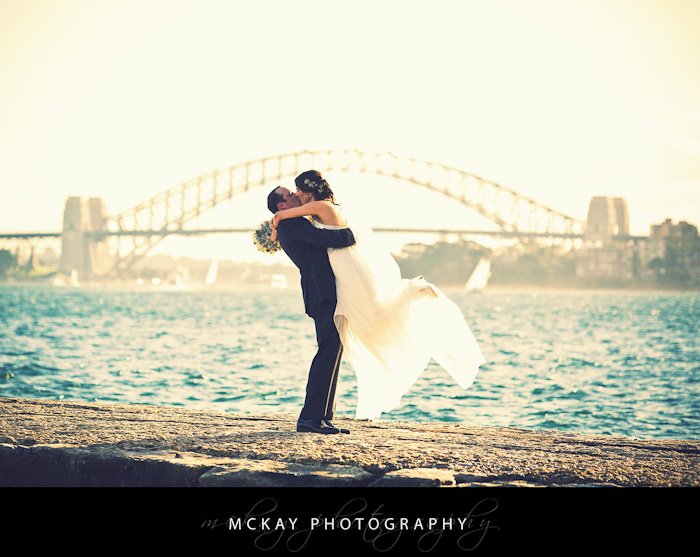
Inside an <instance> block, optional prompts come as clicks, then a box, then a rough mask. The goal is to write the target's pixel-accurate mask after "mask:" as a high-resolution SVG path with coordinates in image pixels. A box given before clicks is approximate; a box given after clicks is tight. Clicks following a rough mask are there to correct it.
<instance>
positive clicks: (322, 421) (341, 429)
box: [321, 419, 350, 433]
mask: <svg viewBox="0 0 700 557" xmlns="http://www.w3.org/2000/svg"><path fill="white" fill-rule="evenodd" d="M321 423H322V424H326V425H327V426H328V427H334V428H335V429H337V430H338V431H340V433H350V430H349V429H346V428H344V427H338V426H335V425H333V422H331V421H330V420H325V419H324V420H321Z"/></svg>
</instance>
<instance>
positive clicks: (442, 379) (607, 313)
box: [0, 285, 700, 439]
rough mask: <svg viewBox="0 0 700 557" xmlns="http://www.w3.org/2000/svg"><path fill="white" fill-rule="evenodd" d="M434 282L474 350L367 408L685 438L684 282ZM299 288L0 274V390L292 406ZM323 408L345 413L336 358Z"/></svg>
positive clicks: (690, 368) (691, 309) (348, 392)
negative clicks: (466, 286) (465, 373)
mask: <svg viewBox="0 0 700 557" xmlns="http://www.w3.org/2000/svg"><path fill="white" fill-rule="evenodd" d="M446 293H447V294H448V295H449V296H450V297H451V298H452V299H453V300H454V301H455V302H457V303H458V304H459V305H460V307H461V308H462V310H463V312H464V314H465V316H466V317H467V320H468V322H469V324H470V326H471V327H472V330H473V331H474V334H475V335H476V337H477V339H478V340H479V343H480V345H481V347H482V350H483V352H484V354H485V355H486V358H487V360H488V363H487V364H486V365H484V366H482V367H481V370H480V373H479V375H478V376H477V379H476V381H475V383H474V384H473V385H472V387H470V388H469V389H468V390H463V389H461V388H460V387H459V386H457V385H456V384H455V383H454V382H453V381H452V379H451V378H450V376H449V375H448V374H447V373H446V372H445V371H444V370H443V369H442V368H440V367H439V366H438V365H437V364H435V363H431V365H430V366H429V367H428V368H427V369H426V371H425V372H424V373H423V375H422V376H421V378H420V379H419V380H418V381H417V382H416V384H415V385H414V386H413V388H412V389H411V390H410V391H409V393H408V394H407V395H406V396H405V397H404V398H403V401H402V405H401V406H400V407H399V408H397V409H396V410H394V411H392V412H391V413H389V414H384V415H383V416H382V418H381V420H415V421H419V422H427V421H437V422H462V423H466V424H472V425H481V426H513V427H524V428H531V429H554V430H560V431H573V432H581V433H596V434H614V435H626V436H630V437H637V438H641V439H654V438H658V439H664V438H675V439H698V438H700V420H699V414H700V412H699V410H700V402H699V398H698V394H700V392H699V389H700V388H699V385H698V377H699V373H698V372H700V354H699V351H698V343H697V334H698V322H699V321H700V303H699V302H700V295H698V294H697V293H671V294H669V293H648V292H647V293H632V292H600V291H595V292H594V291H539V292H530V291H492V292H488V291H487V292H484V293H483V294H476V295H474V294H464V293H462V292H458V291H449V290H447V291H446ZM315 348H316V347H315V337H314V328H313V322H312V321H311V319H309V318H308V317H306V316H305V315H304V313H303V306H302V301H301V292H300V291H298V290H297V289H295V288H293V289H290V290H286V291H278V290H274V291H272V290H271V291H245V292H240V291H238V292H236V291H155V292H154V291H127V290H124V291H117V290H105V289H57V288H51V287H48V286H46V287H44V286H10V285H3V286H0V396H4V397H28V398H46V399H65V400H86V401H104V402H119V403H144V404H156V405H172V406H183V407H187V408H198V409H211V410H218V411H225V412H239V413H246V414H264V413H270V412H291V413H293V414H295V415H296V414H298V412H299V410H300V409H301V406H302V404H303V400H304V394H305V386H306V378H307V373H308V367H309V363H310V361H311V359H312V357H313V355H314V353H315ZM336 396H337V399H336V400H337V403H336V415H337V417H339V418H341V417H343V416H346V417H353V416H354V411H355V406H356V400H357V399H356V383H355V378H354V372H353V370H352V368H351V367H350V365H349V364H348V363H347V362H343V365H342V367H341V373H340V378H339V381H338V387H337V395H336Z"/></svg>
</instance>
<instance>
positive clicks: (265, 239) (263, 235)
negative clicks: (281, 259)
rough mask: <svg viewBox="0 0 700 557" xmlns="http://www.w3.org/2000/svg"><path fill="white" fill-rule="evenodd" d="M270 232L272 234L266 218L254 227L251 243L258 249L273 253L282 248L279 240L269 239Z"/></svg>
mask: <svg viewBox="0 0 700 557" xmlns="http://www.w3.org/2000/svg"><path fill="white" fill-rule="evenodd" d="M270 234H272V226H270V221H268V220H266V221H265V222H263V223H262V224H261V225H260V226H258V227H257V228H256V229H255V231H254V232H253V243H254V244H255V246H256V247H257V248H258V251H262V252H263V253H275V252H277V251H279V250H280V249H282V246H280V243H279V242H273V241H272V240H271V239H270Z"/></svg>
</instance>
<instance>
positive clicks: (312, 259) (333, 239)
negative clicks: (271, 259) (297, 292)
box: [277, 217, 355, 317]
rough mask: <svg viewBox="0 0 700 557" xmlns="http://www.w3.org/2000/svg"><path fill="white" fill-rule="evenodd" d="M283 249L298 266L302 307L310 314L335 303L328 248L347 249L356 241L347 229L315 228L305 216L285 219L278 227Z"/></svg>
mask: <svg viewBox="0 0 700 557" xmlns="http://www.w3.org/2000/svg"><path fill="white" fill-rule="evenodd" d="M277 239H278V240H279V243H280V245H281V246H282V249H283V250H284V251H285V253H286V254H287V255H288V256H289V258H290V259H291V260H292V261H293V262H294V264H295V265H296V266H297V267H298V268H299V273H300V274H301V291H302V294H303V297H304V310H305V311H306V314H307V315H309V316H310V317H313V316H314V314H315V313H316V312H317V311H318V309H319V307H320V306H321V304H323V303H324V302H336V301H337V298H336V289H335V275H334V274H333V270H332V269H331V264H330V262H329V261H328V251H327V248H346V247H348V246H351V245H353V244H354V243H355V237H354V236H353V234H352V231H351V230H350V229H349V228H342V229H340V230H330V229H323V228H316V227H315V226H314V225H313V224H311V223H310V222H309V221H308V220H307V219H305V218H304V217H298V218H293V219H286V220H283V221H281V222H280V223H279V225H278V226H277Z"/></svg>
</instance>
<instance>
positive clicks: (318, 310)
mask: <svg viewBox="0 0 700 557" xmlns="http://www.w3.org/2000/svg"><path fill="white" fill-rule="evenodd" d="M299 205H301V202H300V201H299V199H297V197H296V195H294V194H293V193H292V192H290V191H289V190H288V189H287V188H284V187H281V186H280V187H278V188H275V189H274V190H272V191H271V192H270V194H269V195H268V196H267V208H268V209H270V211H271V212H272V213H276V212H277V211H281V210H283V209H291V208H292V207H298V206H299ZM277 239H278V240H279V243H280V244H281V245H282V249H283V250H284V251H285V253H286V254H287V255H288V256H289V258H290V259H291V260H292V261H293V262H294V264H295V265H296V266H297V267H298V268H299V273H300V274H301V290H302V294H303V297H304V309H305V311H306V314H307V315H308V316H309V317H311V318H312V319H313V320H314V324H315V325H316V341H317V342H318V352H316V356H315V357H314V359H313V361H312V362H311V369H310V370H309V379H308V382H307V385H306V400H305V401H304V407H303V408H302V410H301V414H300V415H299V419H298V420H297V431H306V432H313V433H341V432H342V433H350V430H348V429H344V428H337V427H335V426H334V425H333V423H332V422H331V420H332V419H333V412H334V410H335V386H336V384H337V382H338V368H339V367H340V358H341V356H342V353H343V346H342V344H341V343H340V337H339V336H338V330H337V329H336V327H335V323H334V321H333V314H334V313H335V306H336V303H337V298H336V290H335V275H334V274H333V270H332V269H331V264H330V262H329V261H328V251H327V248H345V247H348V246H351V245H353V244H354V243H355V237H354V236H353V234H352V231H351V230H350V229H349V228H343V229H341V230H326V229H321V228H316V227H315V226H314V225H313V224H311V223H310V222H309V221H308V220H307V219H305V218H304V217H298V218H291V219H286V220H283V221H281V222H280V223H279V226H278V228H277Z"/></svg>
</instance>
